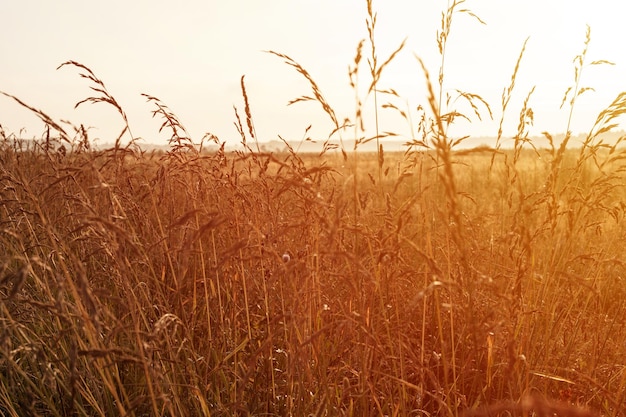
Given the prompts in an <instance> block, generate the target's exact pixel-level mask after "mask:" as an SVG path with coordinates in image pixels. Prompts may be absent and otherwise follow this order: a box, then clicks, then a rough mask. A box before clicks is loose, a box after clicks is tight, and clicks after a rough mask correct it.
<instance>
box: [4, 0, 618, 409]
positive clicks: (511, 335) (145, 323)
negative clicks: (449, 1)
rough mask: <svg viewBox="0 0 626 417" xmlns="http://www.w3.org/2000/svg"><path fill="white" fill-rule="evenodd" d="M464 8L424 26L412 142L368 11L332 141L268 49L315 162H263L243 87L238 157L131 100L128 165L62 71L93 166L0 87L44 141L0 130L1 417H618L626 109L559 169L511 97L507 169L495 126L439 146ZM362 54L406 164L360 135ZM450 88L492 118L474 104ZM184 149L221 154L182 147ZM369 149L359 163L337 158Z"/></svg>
mask: <svg viewBox="0 0 626 417" xmlns="http://www.w3.org/2000/svg"><path fill="white" fill-rule="evenodd" d="M462 3H463V2H462V1H456V2H454V5H453V6H452V7H451V8H450V9H449V10H448V11H447V12H446V13H444V14H443V17H442V29H441V32H440V33H439V34H438V42H439V48H440V52H441V54H442V61H441V68H440V71H439V79H438V83H436V84H434V83H431V82H430V79H429V75H428V74H429V72H428V70H427V68H426V67H425V66H424V65H423V64H422V67H423V70H424V74H425V81H426V84H427V87H428V97H427V98H426V104H425V105H424V106H422V107H420V109H421V112H422V113H420V114H421V116H420V119H419V120H418V121H417V122H414V121H413V120H411V117H410V115H409V113H408V112H405V111H404V110H400V107H399V106H397V105H395V104H394V103H393V99H394V97H397V94H394V93H395V92H393V89H387V90H384V89H383V88H382V86H379V83H380V82H381V81H380V80H381V73H382V71H383V69H384V68H385V67H386V66H387V65H388V64H389V63H390V62H392V60H393V58H394V57H395V56H396V55H397V54H398V53H400V52H401V50H402V49H403V44H401V45H400V47H399V48H398V49H397V50H395V51H394V52H392V53H391V54H390V57H389V59H387V60H385V61H384V63H383V64H382V65H378V63H377V61H376V59H375V57H376V49H375V44H374V43H375V37H374V27H375V20H376V15H375V13H374V12H373V9H372V4H371V2H369V1H368V2H367V6H368V20H367V22H366V24H367V29H368V34H369V41H370V43H369V44H367V43H366V42H361V43H359V45H358V47H357V51H356V56H355V59H354V61H353V63H352V65H353V66H351V67H350V69H349V75H350V84H351V86H352V87H353V89H354V92H355V109H356V110H355V114H354V116H353V119H352V120H348V119H346V120H345V121H344V123H340V122H339V120H340V119H339V118H338V116H337V114H336V112H335V110H334V109H333V108H332V107H331V106H330V104H329V103H328V102H327V101H326V100H325V99H324V96H323V94H322V92H321V90H320V89H319V87H318V85H317V84H316V83H315V81H314V78H313V77H312V75H311V74H310V73H309V72H308V71H306V70H305V69H304V67H302V66H301V65H300V64H298V63H297V62H296V61H295V60H293V59H292V58H290V57H288V56H286V55H284V54H280V53H277V52H272V53H273V54H274V55H277V56H279V57H280V58H282V59H284V60H285V61H286V62H287V64H289V65H291V66H292V67H294V68H295V69H296V71H297V72H299V73H300V74H301V75H302V76H304V77H305V78H306V79H307V80H308V81H309V83H310V86H311V88H312V91H313V94H312V96H302V97H300V98H299V99H296V100H294V101H293V102H292V103H296V102H298V101H302V100H314V101H317V102H318V103H319V104H320V105H321V107H322V110H323V111H324V112H325V113H326V114H327V115H328V116H329V117H330V118H331V120H332V121H333V129H332V131H331V132H330V134H329V141H327V142H326V144H325V145H324V147H323V150H322V152H321V154H320V155H306V154H300V153H298V152H297V150H294V149H293V148H292V147H291V146H289V145H288V144H287V143H286V145H288V146H287V151H286V152H284V153H264V152H260V147H259V143H258V138H257V135H256V132H255V129H254V120H253V115H252V110H251V106H250V98H249V97H248V94H247V92H246V88H245V83H244V78H243V77H242V78H241V87H242V95H243V99H244V114H245V118H246V120H245V125H244V123H242V120H241V119H240V117H239V115H238V114H237V110H236V109H235V114H236V120H237V121H236V126H237V128H238V130H239V133H240V135H241V141H242V149H241V150H238V151H235V152H226V151H225V146H224V143H222V142H220V141H219V139H217V138H215V137H214V136H212V135H209V136H207V137H205V138H202V140H201V141H200V143H195V142H194V141H193V140H192V138H191V137H189V134H188V133H187V131H186V129H185V128H184V126H183V124H182V123H181V121H180V120H179V119H178V117H177V116H176V115H175V114H174V113H173V112H172V111H171V110H170V109H169V108H168V107H167V106H166V105H165V104H164V103H162V102H161V101H160V100H159V99H158V98H156V97H154V96H151V95H148V94H145V95H144V96H145V97H146V99H147V100H148V102H150V103H151V105H153V106H154V107H155V110H154V111H153V114H154V115H155V116H158V117H159V118H161V119H162V125H161V129H167V130H168V131H170V132H171V138H170V142H169V144H170V148H169V150H168V151H167V152H152V153H148V152H145V151H142V150H140V149H138V148H136V147H134V146H131V145H133V144H134V140H133V137H132V135H130V133H129V132H130V130H129V126H128V121H127V119H126V116H125V113H124V111H123V110H122V107H121V106H120V105H119V104H118V103H117V101H115V99H114V98H113V97H112V96H111V95H110V94H109V93H108V92H107V90H106V88H105V86H104V83H103V82H102V81H101V80H100V79H99V78H98V77H96V76H95V74H94V73H93V72H92V71H91V70H90V69H89V68H88V67H86V66H84V65H82V64H79V63H76V62H73V61H69V62H68V63H66V64H64V65H71V66H74V67H77V68H79V69H80V70H81V76H82V77H84V78H86V79H88V80H89V81H90V82H91V83H92V84H93V85H92V87H91V88H92V90H93V91H95V92H96V93H97V95H96V96H95V97H90V98H87V99H85V100H83V101H81V102H79V103H78V104H81V103H84V102H91V103H97V102H106V103H108V104H110V105H113V106H114V107H116V108H117V109H118V111H119V113H120V115H121V116H122V119H123V122H124V127H123V130H122V133H121V134H120V135H119V137H118V138H116V142H115V146H114V147H113V148H111V149H107V150H94V149H92V148H91V146H90V144H89V138H88V137H87V133H86V130H85V129H83V128H80V127H78V128H76V129H75V137H72V136H71V135H70V134H69V133H68V132H67V131H66V130H64V129H63V128H62V127H61V126H60V125H59V124H57V123H56V122H54V121H53V120H52V119H51V118H49V117H48V116H47V115H46V114H45V113H44V112H42V111H40V110H37V109H36V108H34V107H32V106H29V105H27V104H26V103H23V102H22V101H21V100H19V99H17V98H16V97H14V96H11V95H9V94H6V93H3V94H4V95H6V96H9V97H11V98H12V99H14V100H16V102H17V103H18V104H20V105H22V106H25V107H26V108H29V109H31V110H32V111H33V112H35V113H36V114H37V115H38V116H39V117H40V118H41V119H42V120H43V121H44V122H45V123H46V125H47V126H48V127H49V129H50V130H51V131H56V132H57V133H56V134H48V135H47V136H46V137H44V138H42V140H41V141H40V142H39V143H25V142H21V141H18V140H15V137H14V136H12V135H10V134H9V135H7V134H6V133H5V132H4V131H3V130H2V129H0V134H1V137H0V139H1V142H0V212H1V213H2V214H1V215H0V247H2V249H3V250H2V252H1V253H0V299H1V300H2V301H1V303H0V369H1V370H2V372H0V405H1V406H2V407H1V408H0V410H1V411H2V413H4V414H5V415H11V416H20V415H46V416H47V415H57V416H64V415H85V416H95V415H100V416H108V415H125V416H130V415H136V416H142V415H169V416H174V415H215V416H220V415H223V416H230V415H294V416H307V415H315V416H324V415H328V416H334V415H346V416H372V415H394V416H396V415H401V416H412V415H425V416H432V415H444V416H459V415H466V416H470V415H472V416H492V415H537V416H540V415H546V416H547V415H550V416H552V415H555V414H556V415H561V416H591V415H606V416H618V415H622V414H623V413H624V410H625V409H626V407H625V406H624V394H625V390H626V369H625V368H624V363H623V358H624V357H626V345H624V343H623V341H624V340H626V328H625V324H624V322H623V320H622V319H621V318H622V317H624V315H625V314H626V310H625V308H626V307H625V305H624V303H623V299H624V297H625V296H626V289H625V288H626V287H625V286H624V282H622V281H623V280H624V278H623V277H624V276H626V259H625V258H624V254H623V250H622V248H623V247H624V244H625V243H626V242H625V238H624V236H626V234H625V232H626V230H625V223H624V219H625V215H626V205H625V204H624V202H623V201H624V198H625V191H624V186H625V185H626V182H625V180H624V175H623V171H624V168H625V166H624V162H623V161H624V152H623V150H622V148H621V147H619V146H618V145H619V141H618V143H616V144H614V143H610V144H609V143H605V142H604V136H603V135H602V133H604V132H606V131H608V130H610V129H612V128H613V127H615V126H616V123H617V119H618V117H619V116H620V115H622V114H623V113H624V111H625V109H626V105H625V103H624V94H623V93H622V94H619V95H618V96H617V98H616V100H615V101H614V102H613V103H612V104H611V105H610V106H609V107H608V108H607V109H605V110H603V111H602V112H601V113H600V115H599V116H598V119H597V123H596V124H595V125H594V126H593V128H592V129H591V131H590V133H589V135H588V136H587V140H586V141H585V143H584V144H583V146H582V147H581V148H579V149H570V148H568V147H567V146H564V145H560V144H557V143H555V142H554V141H553V140H552V139H551V138H552V137H551V136H550V135H549V134H548V133H546V136H547V137H548V138H550V143H551V146H550V147H549V148H548V149H537V148H536V147H535V146H534V145H533V143H532V140H531V139H530V138H529V134H528V132H529V130H528V128H529V125H530V124H532V123H533V121H534V120H533V119H534V117H533V113H532V107H531V95H532V90H531V92H530V93H528V95H527V96H526V99H525V101H524V102H523V103H522V105H521V110H520V114H519V127H518V131H517V132H516V135H515V136H514V142H513V143H514V145H513V148H512V149H504V148H503V147H501V146H500V140H501V139H502V137H503V133H502V129H501V128H500V131H499V132H498V140H497V143H496V146H495V147H494V148H478V149H472V150H460V149H458V144H459V143H460V142H461V141H462V138H451V137H449V136H448V134H447V131H448V127H449V126H450V124H452V123H453V122H454V119H455V118H459V117H461V118H465V119H469V118H470V117H469V116H466V115H463V114H460V113H459V112H458V111H457V110H456V109H454V108H446V106H445V103H442V100H441V91H442V88H443V82H444V76H443V66H444V62H445V59H444V58H445V44H446V42H447V38H448V34H449V31H450V28H451V24H452V18H453V16H454V15H455V14H457V13H459V12H462V13H465V14H467V13H469V14H470V15H471V16H474V17H476V16H475V15H474V14H472V13H471V12H469V11H468V10H466V9H460V10H458V9H457V8H458V6H459V5H461V4H462ZM478 20H479V21H480V19H478ZM588 43H589V35H588V36H587V41H586V42H585V51H586V47H587V45H588ZM368 47H371V49H370V50H369V51H367V52H371V54H372V55H371V56H372V58H370V73H369V75H370V77H371V79H372V80H373V81H371V82H372V83H371V87H370V88H369V91H368V92H367V93H366V94H367V95H369V94H370V93H376V92H383V91H386V92H387V93H388V94H387V93H385V95H386V96H389V97H390V100H391V101H390V102H389V103H387V104H385V105H382V106H381V108H389V109H392V110H394V111H398V112H399V113H400V114H401V115H402V117H403V118H404V119H405V120H406V121H407V122H408V123H409V124H410V125H411V126H412V136H411V137H410V138H407V148H406V151H405V152H403V153H390V152H386V151H385V150H384V140H382V139H384V137H385V136H384V135H386V134H387V133H384V134H380V133H379V132H378V127H376V128H375V130H376V134H375V135H374V136H373V137H370V138H366V137H365V133H364V132H365V131H366V129H365V124H366V123H368V122H370V121H368V120H364V118H363V112H362V106H363V104H362V103H364V102H365V98H364V97H360V96H359V92H358V84H359V77H360V76H361V73H360V72H359V69H358V68H359V66H360V65H362V63H361V58H362V55H363V54H364V53H367V52H364V48H368ZM524 48H525V44H524V47H523V48H522V52H521V53H520V56H519V59H518V61H517V63H516V64H515V67H514V71H513V76H512V79H511V83H510V85H509V87H508V88H506V89H505V90H504V92H503V96H502V103H501V107H502V111H503V112H506V110H507V108H509V105H510V100H511V97H512V91H513V88H514V86H515V78H516V76H517V73H518V70H519V67H520V61H521V59H522V56H523V51H524ZM584 57H585V52H583V53H582V54H581V55H580V57H579V59H577V60H576V62H575V66H576V79H575V87H573V89H572V91H573V92H574V93H573V96H574V97H573V98H572V99H571V100H570V105H571V107H572V109H573V107H574V105H575V98H576V97H577V96H579V95H580V91H581V90H579V89H578V88H577V86H578V84H579V80H580V78H579V77H580V75H581V72H582V71H581V68H582V67H583V66H584ZM594 65H595V64H594ZM458 94H459V95H460V96H461V97H463V98H464V99H465V100H466V101H467V102H469V103H470V104H471V108H472V111H473V112H474V116H475V117H478V118H480V117H483V116H484V114H485V111H486V112H487V113H488V114H489V116H490V117H491V115H492V113H491V108H490V106H489V105H488V104H487V103H486V102H485V101H484V100H483V99H482V98H481V97H480V96H479V95H477V94H474V93H471V92H458ZM568 94H570V93H568ZM568 97H571V96H568ZM444 101H445V102H446V103H447V102H448V101H447V100H444ZM375 107H376V111H378V103H377V100H375ZM479 109H483V112H482V113H481V111H479ZM474 116H472V117H474ZM373 123H374V125H377V121H373ZM501 124H502V123H501ZM244 126H245V127H244ZM351 127H352V128H353V130H352V131H351V129H350V128H351ZM125 134H129V135H130V139H131V140H130V144H129V145H128V146H126V147H123V146H122V145H121V138H122V137H123V136H124V135H125ZM389 135H395V134H394V133H393V132H389ZM335 136H339V139H340V141H339V143H340V145H339V149H338V150H337V152H333V148H334V147H333V146H331V145H329V144H330V143H331V142H330V138H331V137H335ZM344 138H349V139H350V140H354V143H355V148H354V149H344V148H343V143H344V142H343V139H344ZM206 139H208V140H210V141H215V142H216V143H217V144H218V145H220V146H219V148H217V150H216V151H213V152H207V151H206V150H204V149H203V141H204V140H206ZM374 139H375V140H376V141H379V146H378V147H377V149H378V151H377V153H376V154H364V153H359V152H358V146H359V145H360V144H362V143H364V142H366V141H369V140H374ZM567 141H568V139H567V138H566V139H565V142H567Z"/></svg>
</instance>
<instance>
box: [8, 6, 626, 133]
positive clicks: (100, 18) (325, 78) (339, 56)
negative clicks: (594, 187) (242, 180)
mask: <svg viewBox="0 0 626 417" xmlns="http://www.w3.org/2000/svg"><path fill="white" fill-rule="evenodd" d="M447 4H448V2H447V1H446V0H374V9H375V10H376V11H377V12H378V26H377V32H376V37H377V48H378V57H379V60H384V59H386V57H387V56H388V54H389V53H390V52H391V51H392V50H393V49H395V48H396V46H398V45H399V43H400V42H401V41H402V40H403V39H404V38H405V37H407V38H408V41H407V42H408V43H407V46H406V48H405V49H404V51H403V52H402V53H401V55H400V56H399V57H398V59H397V60H396V61H395V62H394V63H392V65H391V66H390V67H389V69H388V72H387V73H386V75H383V80H382V82H381V85H380V87H382V88H394V89H395V90H396V91H398V92H399V93H400V94H401V96H402V97H403V100H405V102H404V103H403V102H396V104H398V105H407V104H408V105H409V106H410V108H415V107H416V106H417V105H418V104H425V103H426V96H425V92H424V77H423V75H422V72H421V70H420V67H419V64H418V63H417V61H416V60H415V58H414V56H413V54H414V53H415V54H417V55H419V56H420V57H422V58H423V59H424V61H425V62H426V65H427V66H428V68H429V70H430V72H431V77H432V78H433V80H436V77H437V72H438V68H439V63H440V58H439V56H438V54H437V49H436V43H435V36H436V31H437V29H438V28H439V25H440V19H441V12H442V11H443V10H444V9H446V8H447ZM463 7H465V8H469V9H471V10H472V12H474V13H475V14H477V15H478V16H480V17H481V18H482V19H483V20H484V21H485V22H486V23H487V25H481V24H479V23H478V22H477V21H476V20H475V19H473V18H471V17H469V16H468V15H466V14H458V15H456V17H455V19H456V20H455V21H454V22H453V27H452V34H451V38H450V41H449V42H450V43H449V47H448V48H449V49H448V52H447V56H446V71H445V72H446V81H445V85H444V88H445V89H446V91H453V90H454V89H460V90H464V91H467V92H471V93H475V94H479V95H481V96H482V97H483V98H485V99H486V100H487V101H488V102H489V103H490V105H491V107H492V110H493V112H494V119H496V120H499V118H500V115H501V110H500V97H501V93H502V90H503V88H505V87H506V86H508V83H509V81H510V77H511V73H512V70H513V66H514V64H515V61H516V59H517V56H518V55H519V51H520V47H521V45H522V43H523V41H524V40H525V39H526V38H527V37H529V36H530V40H529V43H528V46H527V51H526V55H525V58H524V61H523V63H522V67H521V70H520V73H519V76H518V81H517V86H516V90H515V94H514V97H513V99H512V102H511V105H510V106H511V107H510V110H509V111H508V113H507V117H506V119H505V120H506V121H507V124H506V125H505V134H507V135H513V134H514V132H515V128H516V126H517V120H518V112H519V109H520V107H521V105H522V101H523V99H524V97H525V96H526V94H527V93H528V91H529V90H530V88H531V87H532V86H536V91H535V93H534V95H533V97H532V99H531V102H530V105H531V107H532V108H533V110H534V113H535V126H534V127H533V128H532V130H531V133H533V134H540V133H541V132H542V131H544V130H547V131H550V132H552V133H559V132H563V131H564V130H565V129H566V126H567V112H566V111H563V110H561V111H559V105H560V103H561V99H562V97H563V93H564V92H565V90H566V88H567V87H568V86H570V85H571V84H572V79H573V65H572V59H573V57H574V56H575V55H577V54H578V53H579V52H580V51H581V49H582V47H583V41H584V36H585V29H586V26H585V25H586V24H589V25H590V26H591V45H590V48H589V53H588V60H589V62H591V61H593V60H597V59H606V60H610V61H613V62H615V63H616V64H617V65H616V66H593V67H589V68H588V69H586V70H585V71H586V72H585V73H584V76H583V77H584V78H583V85H585V86H592V87H594V88H595V89H596V91H595V92H592V93H590V94H588V95H587V94H586V95H583V96H582V97H581V100H580V102H579V107H577V112H576V113H575V117H574V123H573V125H572V130H573V131H574V132H575V133H578V132H586V131H588V130H589V129H590V127H591V125H592V123H593V120H595V117H596V115H597V113H598V112H599V111H600V110H601V109H602V108H604V107H605V106H606V105H608V104H609V103H610V102H611V101H612V100H613V98H615V97H616V96H617V94H618V93H619V92H621V91H624V90H626V47H624V42H625V41H626V25H624V24H623V16H624V15H625V12H626V3H624V2H623V1H621V0H597V1H593V2H591V1H579V0H467V1H466V2H465V3H464V5H463ZM365 17H366V2H365V0H265V1H260V0H222V1H217V0H205V1H200V0H188V1H183V2H178V3H174V2H171V1H168V2H166V1H164V0H150V1H147V0H133V1H127V0H109V1H105V2H92V1H84V0H59V1H55V2H53V1H49V0H21V1H17V0H4V1H2V2H0V20H1V22H2V23H1V25H2V26H1V27H2V36H1V37H0V91H4V92H6V93H9V94H13V95H15V96H17V97H19V98H20V99H22V100H23V101H25V102H26V103H28V104H29V105H31V106H34V107H36V108H39V109H41V110H43V111H44V112H46V113H48V114H49V115H50V116H52V117H53V118H55V119H56V120H59V119H65V120H70V121H71V122H73V123H74V124H80V123H83V124H85V125H86V126H94V128H93V129H92V130H91V137H92V138H100V139H99V143H106V142H111V141H112V140H114V138H115V136H116V135H117V133H119V131H120V130H121V127H122V123H121V120H120V118H119V116H118V115H117V114H116V113H115V112H114V111H113V110H112V109H111V108H109V107H108V105H106V104H98V105H89V104H87V105H83V106H82V107H79V108H78V109H77V110H74V109H73V106H74V104H75V103H76V102H77V101H79V100H81V99H83V98H86V97H87V96H88V95H89V94H90V90H89V88H88V86H89V84H88V83H87V82H86V80H83V79H81V78H80V77H79V76H78V72H77V71H76V70H75V69H73V68H71V67H64V68H62V69H61V70H59V71H57V70H56V67H57V66H58V65H60V64H61V63H63V62H65V61H67V60H75V61H78V62H80V63H82V64H85V65H87V66H88V67H90V68H91V69H92V70H93V71H94V72H95V74H96V75H97V76H98V77H100V79H102V80H103V81H104V82H105V84H106V86H107V88H108V90H109V92H110V93H111V94H112V95H113V96H114V97H115V98H116V99H117V100H118V102H119V103H120V104H121V105H122V107H123V108H124V109H125V110H126V113H127V115H128V117H129V119H130V124H131V129H132V131H133V134H134V135H135V136H138V137H142V138H143V139H145V141H146V142H152V143H165V140H166V137H168V136H169V133H167V134H161V135H158V134H157V130H158V127H159V126H160V124H161V120H160V119H159V120H156V119H152V118H151V111H152V110H153V107H152V105H151V104H149V103H147V102H146V101H145V99H144V98H143V97H142V96H141V95H140V94H141V93H147V94H150V95H153V96H156V97H158V98H160V99H161V100H162V101H163V102H164V103H165V104H166V105H168V106H169V107H170V108H171V109H172V110H173V111H174V112H175V113H176V114H177V115H178V117H179V118H180V119H181V121H182V122H183V124H184V125H185V126H186V127H187V128H188V130H189V132H190V133H191V135H192V137H193V138H194V140H196V141H198V140H199V139H200V138H201V137H202V136H203V135H204V133H206V132H211V133H213V134H215V135H217V136H218V137H219V138H220V139H222V140H228V141H230V142H232V143H235V142H238V141H239V136H238V134H237V132H236V130H235V128H234V125H233V122H234V120H235V118H234V112H233V107H232V106H233V105H236V106H237V107H238V108H239V109H240V114H242V113H243V99H242V97H241V90H240V86H239V81H240V78H241V76H242V75H244V74H245V75H246V86H247V90H248V95H249V98H250V104H251V107H252V113H253V117H254V120H255V125H256V130H257V134H258V136H259V137H260V139H261V140H265V141H267V140H272V139H276V138H277V137H278V135H281V136H282V137H283V138H290V139H300V138H301V137H302V136H303V134H304V131H305V129H306V127H307V126H308V125H309V124H313V129H312V130H311V132H310V134H312V135H313V136H316V137H317V138H322V139H323V138H325V137H327V135H328V133H329V132H330V130H331V127H332V126H331V124H330V122H329V120H328V118H327V117H326V116H325V114H324V113H323V112H322V110H321V107H320V106H319V105H317V104H314V103H302V104H296V105H294V106H289V107H287V106H286V104H287V102H288V101H289V100H291V99H293V98H296V97H298V96H300V95H304V94H310V89H309V86H308V84H307V82H306V81H304V79H303V78H302V77H301V76H300V75H299V74H297V73H296V72H295V70H293V69H292V68H291V67H289V66H287V65H285V64H283V62H282V61H281V60H280V59H279V58H277V57H274V56H272V55H270V54H267V53H264V52H263V51H265V50H275V51H278V52H281V53H284V54H287V55H289V56H291V57H292V58H294V59H295V60H296V61H298V62H299V63H300V64H302V65H303V66H304V67H305V68H306V69H307V70H308V71H309V72H310V74H311V75H312V76H313V78H314V79H315V80H316V81H317V83H318V84H319V86H320V88H321V89H322V93H323V94H324V95H325V96H326V98H327V100H328V101H329V102H330V104H331V105H332V106H333V107H334V108H335V109H336V111H337V113H338V117H339V119H340V120H342V119H343V118H344V117H352V116H353V114H354V94H353V92H352V91H351V90H350V88H349V84H348V76H347V68H348V65H349V64H351V63H352V61H353V58H354V54H355V50H356V45H357V43H358V41H359V40H360V39H361V38H366V37H367V31H366V27H365ZM366 54H367V52H366ZM368 81H369V79H368V78H367V68H366V67H365V66H364V67H363V72H362V79H361V83H362V84H363V85H365V84H367V83H368ZM381 102H382V101H381ZM372 105H373V102H372V101H371V100H370V101H368V102H367V103H366V106H367V107H368V108H371V106H372ZM460 110H463V111H467V108H464V107H462V108H460ZM382 113H383V114H384V115H387V116H383V120H382V123H383V126H382V130H391V131H394V132H397V133H399V134H404V135H407V134H408V128H407V126H406V124H405V123H404V122H403V121H402V120H401V119H399V118H398V117H396V116H395V115H393V114H391V113H388V111H382ZM366 122H368V123H369V126H370V127H371V126H372V125H373V120H372V119H368V120H367V121H366ZM0 124H2V126H3V127H4V129H5V131H7V132H14V133H17V132H19V131H20V129H22V128H25V131H23V133H22V136H23V137H33V136H36V137H40V136H41V132H42V131H43V125H42V124H41V123H40V122H38V119H37V118H36V117H35V116H33V115H32V114H30V113H29V112H28V111H25V110H23V109H22V108H21V107H20V106H19V105H18V104H17V103H15V102H13V101H12V100H10V99H8V98H6V97H4V96H0ZM454 133H455V134H457V135H459V136H460V135H465V134H471V135H489V136H495V134H496V133H497V123H496V121H494V122H478V121H476V122H474V123H472V124H467V123H459V124H458V125H457V126H456V128H455V131H454ZM348 136H349V135H348ZM344 138H346V139H348V138H349V137H347V136H346V135H344Z"/></svg>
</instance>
